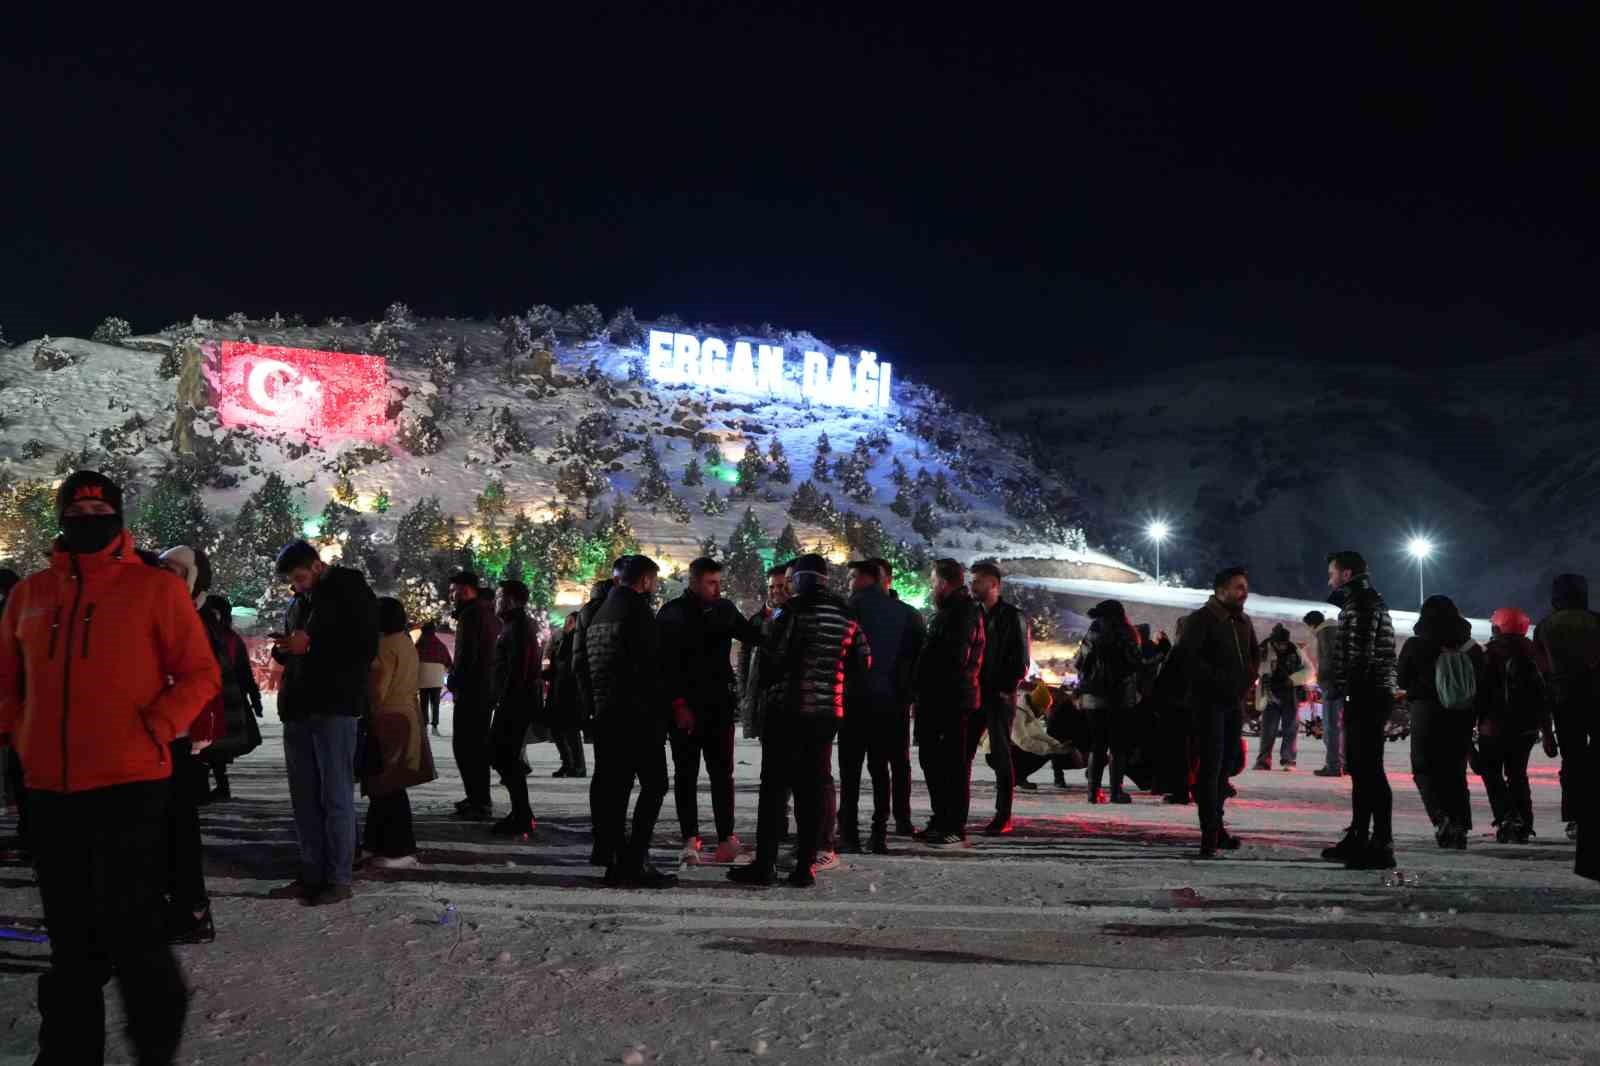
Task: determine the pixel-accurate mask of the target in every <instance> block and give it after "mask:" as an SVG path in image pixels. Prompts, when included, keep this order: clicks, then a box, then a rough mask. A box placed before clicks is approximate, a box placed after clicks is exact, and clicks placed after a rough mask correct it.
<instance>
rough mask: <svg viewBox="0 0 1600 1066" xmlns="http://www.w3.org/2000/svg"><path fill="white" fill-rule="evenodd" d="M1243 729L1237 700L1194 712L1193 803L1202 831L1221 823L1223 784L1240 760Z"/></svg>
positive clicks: (1211, 830)
mask: <svg viewBox="0 0 1600 1066" xmlns="http://www.w3.org/2000/svg"><path fill="white" fill-rule="evenodd" d="M1243 728H1244V717H1243V710H1242V708H1241V707H1240V706H1239V703H1238V701H1237V700H1230V701H1229V702H1227V703H1222V704H1217V703H1213V704H1209V705H1207V706H1205V707H1204V708H1202V709H1201V710H1199V711H1197V712H1196V713H1195V734H1196V736H1197V737H1198V738H1199V747H1200V774H1199V777H1198V778H1197V779H1196V781H1195V786H1194V802H1195V806H1196V807H1198V808H1199V812H1198V813H1199V815H1200V832H1201V833H1214V832H1216V831H1217V830H1219V829H1221V828H1222V826H1223V821H1224V818H1225V812H1224V808H1225V807H1226V805H1227V802H1228V793H1227V791H1226V789H1224V788H1223V786H1224V785H1225V784H1227V781H1228V778H1229V776H1231V774H1232V771H1233V767H1234V765H1235V763H1236V762H1237V761H1238V759H1239V751H1240V748H1239V745H1240V741H1241V739H1242V736H1243V734H1242V730H1243Z"/></svg>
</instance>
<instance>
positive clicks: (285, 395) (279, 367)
mask: <svg viewBox="0 0 1600 1066" xmlns="http://www.w3.org/2000/svg"><path fill="white" fill-rule="evenodd" d="M280 374H281V375H282V376H283V377H284V378H286V379H287V380H288V381H289V382H293V381H295V380H297V379H298V378H299V377H300V371H298V370H296V369H295V368H294V367H292V366H290V365H289V364H288V363H285V362H283V361H281V360H278V359H261V360H257V362H256V364H255V365H254V366H252V367H251V368H250V376H249V377H248V378H246V379H245V392H246V393H248V394H249V396H250V402H251V403H253V404H255V405H256V406H257V407H259V408H261V409H262V410H263V411H266V412H267V413H268V414H274V415H282V414H287V413H288V412H289V411H290V410H291V409H292V408H294V407H295V406H296V403H297V400H296V397H295V395H294V393H293V392H291V391H290V390H288V389H284V388H279V389H278V390H277V395H276V396H274V395H270V394H269V393H268V392H267V381H268V379H270V378H272V377H273V376H274V375H280Z"/></svg>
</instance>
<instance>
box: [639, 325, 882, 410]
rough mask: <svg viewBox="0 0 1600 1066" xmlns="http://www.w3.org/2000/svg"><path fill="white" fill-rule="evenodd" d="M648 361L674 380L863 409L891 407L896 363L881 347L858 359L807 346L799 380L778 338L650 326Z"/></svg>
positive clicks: (653, 370) (653, 372) (664, 378)
mask: <svg viewBox="0 0 1600 1066" xmlns="http://www.w3.org/2000/svg"><path fill="white" fill-rule="evenodd" d="M645 366H646V370H647V372H648V373H649V375H650V378H651V380H653V381H660V382H665V383H668V384H673V385H704V386H708V387H710V388H718V389H730V390H732V391H734V392H744V393H752V394H754V395H757V396H775V397H778V398H780V399H795V398H797V397H800V396H803V397H805V398H806V399H808V400H811V401H812V402H813V403H825V404H830V405H836V406H840V407H857V408H863V409H880V410H881V409H887V408H888V407H889V403H890V382H891V381H892V380H893V367H891V366H890V364H888V363H880V362H878V356H877V353H876V352H862V353H861V354H860V355H859V356H857V357H856V359H855V362H854V364H853V365H852V363H851V360H850V357H849V356H848V355H835V356H833V358H832V359H831V360H830V359H829V357H828V356H826V355H824V354H823V353H822V352H804V353H802V356H801V372H800V380H799V382H792V381H790V380H789V379H788V378H787V377H786V376H785V375H784V351H783V349H782V348H780V347H779V346H777V345H775V344H757V345H756V346H755V347H754V349H753V350H752V347H751V343H750V342H749V341H734V343H733V351H732V354H730V353H729V351H728V345H727V343H726V342H725V341H722V340H719V339H718V338H716V337H704V338H701V337H696V336H694V335H693V334H689V333H669V332H667V331H665V330H659V329H653V330H651V331H650V339H649V343H648V345H647V346H646V353H645Z"/></svg>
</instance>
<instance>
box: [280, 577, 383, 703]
mask: <svg viewBox="0 0 1600 1066" xmlns="http://www.w3.org/2000/svg"><path fill="white" fill-rule="evenodd" d="M287 628H288V631H289V632H291V633H293V632H294V631H295V630H297V629H303V630H305V631H306V633H307V634H309V635H310V637H311V648H310V650H309V651H307V652H306V653H305V654H304V655H289V654H287V653H286V652H282V651H274V652H273V653H272V657H273V658H274V659H276V660H277V661H278V662H280V663H282V664H283V681H282V683H281V684H279V686H278V717H279V718H281V719H283V720H284V721H285V722H293V721H298V720H302V719H305V718H310V717H312V716H314V715H336V716H342V717H351V718H358V717H360V716H361V715H364V714H366V713H367V703H368V700H367V695H368V694H367V675H368V673H370V672H371V669H372V660H373V659H376V658H377V657H378V600H377V597H375V596H374V595H373V594H372V589H370V588H368V587H367V579H366V578H365V577H363V576H362V575H361V573H360V571H357V570H351V569H350V568H348V567H344V566H330V567H328V569H327V570H326V571H324V572H323V575H322V578H321V580H319V581H318V582H317V584H316V586H315V587H314V588H313V589H312V590H311V592H310V593H306V594H300V595H296V596H295V598H294V600H293V601H292V602H291V603H290V604H289V616H288V622H287Z"/></svg>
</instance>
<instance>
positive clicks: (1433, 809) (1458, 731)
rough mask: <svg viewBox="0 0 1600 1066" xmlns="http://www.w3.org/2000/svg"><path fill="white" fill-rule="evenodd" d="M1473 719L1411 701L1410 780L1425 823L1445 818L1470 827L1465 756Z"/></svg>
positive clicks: (1461, 712) (1467, 712) (1467, 713)
mask: <svg viewBox="0 0 1600 1066" xmlns="http://www.w3.org/2000/svg"><path fill="white" fill-rule="evenodd" d="M1473 721H1474V716H1473V714H1472V712H1471V711H1470V710H1451V709H1449V708H1447V707H1444V706H1441V705H1440V704H1439V703H1437V702H1434V701H1431V700H1413V701H1411V778H1412V780H1413V781H1415V782H1416V785H1417V792H1418V793H1419V794H1420V795H1421V796H1422V806H1423V807H1424V808H1425V809H1426V810H1427V812H1428V820H1429V821H1431V822H1433V824H1434V825H1439V824H1440V823H1441V822H1442V821H1444V819H1446V818H1448V819H1450V821H1451V822H1452V823H1453V824H1454V825H1456V826H1457V827H1459V828H1462V829H1471V828H1472V797H1471V794H1470V793H1469V792H1468V791H1467V756H1468V755H1469V754H1471V751H1472V726H1473Z"/></svg>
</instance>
